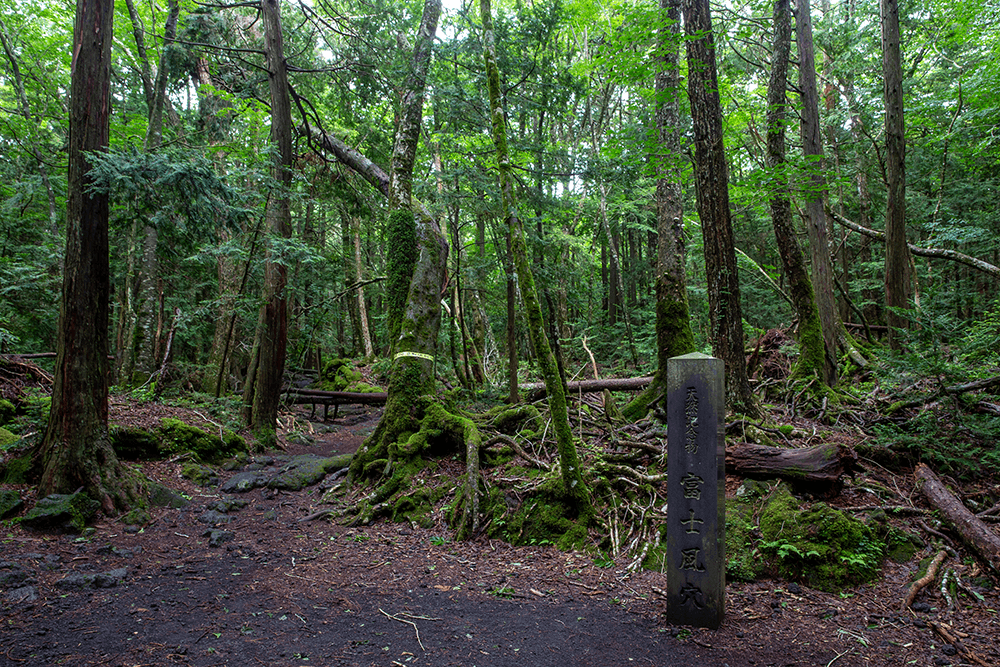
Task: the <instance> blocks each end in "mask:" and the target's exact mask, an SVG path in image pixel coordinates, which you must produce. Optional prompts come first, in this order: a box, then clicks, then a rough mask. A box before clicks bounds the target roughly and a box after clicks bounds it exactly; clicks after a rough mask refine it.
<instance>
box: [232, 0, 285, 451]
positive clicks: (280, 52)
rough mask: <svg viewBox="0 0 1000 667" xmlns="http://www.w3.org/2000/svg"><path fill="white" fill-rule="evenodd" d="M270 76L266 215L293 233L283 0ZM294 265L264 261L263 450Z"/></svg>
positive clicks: (276, 12) (259, 354)
mask: <svg viewBox="0 0 1000 667" xmlns="http://www.w3.org/2000/svg"><path fill="white" fill-rule="evenodd" d="M260 4H261V13H262V14H263V18H264V41H265V53H266V57H267V71H268V81H269V85H270V91H271V141H272V142H274V145H275V148H276V149H277V152H276V153H275V156H274V162H273V163H272V165H271V177H272V178H273V179H274V182H275V187H274V189H273V190H272V192H271V193H270V195H269V196H268V199H267V207H266V210H265V217H266V219H267V226H268V229H269V230H270V232H271V233H272V234H274V235H276V236H280V237H282V238H286V239H287V238H291V236H292V221H291V218H292V215H291V208H290V204H289V189H290V188H291V185H292V159H293V155H292V109H291V102H290V100H289V96H288V68H287V66H286V63H285V52H284V44H283V40H282V34H281V13H280V8H279V5H278V0H261V3H260ZM287 282H288V270H287V268H286V267H285V265H284V264H282V263H281V262H276V261H274V260H273V258H272V257H271V256H270V255H269V256H268V259H267V262H266V263H265V264H264V305H263V306H262V307H261V311H260V317H259V320H258V324H257V344H256V345H255V348H256V350H255V351H256V355H255V356H256V373H255V374H254V376H253V381H252V382H251V381H250V380H251V378H250V377H249V376H248V378H247V389H246V393H245V394H244V402H245V403H247V402H250V401H251V400H252V408H251V414H250V420H249V425H250V426H251V428H252V429H253V432H254V436H255V437H256V438H257V447H258V449H261V448H265V447H267V446H269V445H272V444H273V443H274V441H275V437H276V436H275V421H276V420H277V418H278V401H279V398H280V394H281V377H282V375H283V374H284V371H285V353H286V349H287V345H288V298H287V297H286V296H285V285H286V284H287Z"/></svg>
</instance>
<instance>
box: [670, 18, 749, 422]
mask: <svg viewBox="0 0 1000 667" xmlns="http://www.w3.org/2000/svg"><path fill="white" fill-rule="evenodd" d="M682 6H683V10H684V28H685V32H686V34H687V61H688V98H689V100H690V103H691V118H692V121H693V125H694V146H695V156H694V157H695V167H694V173H695V182H696V190H697V198H698V218H699V219H700V220H701V233H702V238H703V239H704V242H705V273H706V274H707V275H708V303H709V319H710V322H711V334H710V338H711V341H712V350H713V351H714V353H715V355H716V356H718V357H719V358H721V359H722V361H723V362H724V363H725V367H726V403H727V405H728V407H729V409H730V410H733V411H735V412H740V413H743V414H746V415H756V414H757V412H758V408H757V405H756V401H755V399H754V396H753V392H752V391H751V390H750V381H749V379H748V378H747V365H746V357H745V353H744V350H743V345H744V339H743V311H742V307H741V305H740V283H739V274H738V270H737V266H736V251H735V245H734V243H733V225H732V221H731V219H730V212H729V174H728V169H727V166H726V154H725V149H724V147H723V142H722V107H721V104H720V101H719V83H718V75H717V73H716V68H715V40H714V37H713V36H712V17H711V13H710V9H709V3H708V0H683V5H682Z"/></svg>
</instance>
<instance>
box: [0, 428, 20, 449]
mask: <svg viewBox="0 0 1000 667" xmlns="http://www.w3.org/2000/svg"><path fill="white" fill-rule="evenodd" d="M20 439H21V438H20V437H19V436H16V435H14V434H13V433H11V432H10V431H8V430H7V429H5V428H3V427H0V449H7V448H8V447H10V446H12V445H13V444H14V443H16V442H17V441H18V440H20Z"/></svg>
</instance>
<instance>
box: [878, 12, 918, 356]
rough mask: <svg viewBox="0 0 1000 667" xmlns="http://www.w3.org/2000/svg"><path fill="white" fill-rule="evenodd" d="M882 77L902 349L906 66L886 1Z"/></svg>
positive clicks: (906, 292) (891, 298)
mask: <svg viewBox="0 0 1000 667" xmlns="http://www.w3.org/2000/svg"><path fill="white" fill-rule="evenodd" d="M881 8H882V76H883V77H884V80H885V162H886V169H885V171H886V179H887V185H888V193H887V200H886V211H885V305H886V308H887V309H888V311H889V312H888V314H887V316H886V319H887V321H888V323H889V343H890V345H891V346H892V347H893V348H899V347H900V341H899V336H898V335H897V334H896V332H895V329H903V328H906V326H907V322H906V318H905V317H902V316H900V315H899V314H898V313H897V312H894V311H893V309H894V308H896V309H901V308H909V307H910V298H911V297H912V282H913V277H912V269H911V265H910V262H911V258H910V249H909V248H908V247H907V245H906V139H905V136H904V134H903V64H902V55H901V48H900V44H899V39H900V38H899V5H898V4H897V2H896V0H882V3H881Z"/></svg>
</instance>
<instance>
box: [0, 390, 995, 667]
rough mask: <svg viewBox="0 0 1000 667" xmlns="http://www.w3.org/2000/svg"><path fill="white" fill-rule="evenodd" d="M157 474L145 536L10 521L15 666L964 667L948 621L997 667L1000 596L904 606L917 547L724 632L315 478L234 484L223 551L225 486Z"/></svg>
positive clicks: (625, 580) (7, 643) (328, 445)
mask: <svg viewBox="0 0 1000 667" xmlns="http://www.w3.org/2000/svg"><path fill="white" fill-rule="evenodd" d="M377 419H378V413H377V412H375V411H370V410H363V409H357V410H354V411H352V410H346V411H343V412H342V413H341V415H340V416H339V417H338V419H337V420H336V422H335V423H327V424H322V423H315V424H313V437H314V438H315V440H314V441H313V443H312V444H304V443H300V444H295V445H290V446H289V452H288V453H290V454H301V453H313V454H323V455H329V454H333V453H340V452H344V451H352V448H356V447H357V446H358V445H359V444H360V442H361V440H362V439H363V437H364V436H365V435H367V434H368V433H369V432H370V431H371V429H373V428H374V425H375V423H377ZM456 465H457V464H456ZM147 470H148V471H149V472H150V473H151V474H153V475H154V476H157V477H159V478H160V479H161V481H164V482H167V483H169V484H170V485H171V486H174V487H175V488H180V489H182V490H183V491H184V492H185V493H187V494H188V495H189V496H191V498H192V500H193V502H192V505H191V506H190V507H188V508H186V509H183V510H160V511H158V512H157V513H156V514H155V516H154V518H153V520H152V521H151V522H150V523H149V524H148V525H146V526H145V527H144V528H143V529H142V531H141V532H138V533H136V532H128V530H127V529H126V527H125V526H123V525H121V524H116V523H113V522H106V523H104V524H102V525H99V526H97V530H96V532H95V533H94V534H93V535H91V536H89V537H87V538H77V537H75V536H54V535H48V534H41V533H32V532H29V531H27V530H25V529H23V528H21V527H20V526H12V527H5V528H3V530H2V532H0V666H7V665H11V666H14V665H21V666H31V667H33V666H35V665H39V666H40V665H58V664H63V665H115V666H117V665H127V666H129V667H131V666H134V665H195V666H204V667H208V666H210V665H240V666H247V665H258V664H263V665H277V666H284V665H295V666H297V667H305V666H307V665H379V666H390V665H403V666H408V665H435V666H442V665H462V666H463V667H471V666H478V667H490V666H502V665H519V666H520V665H531V666H536V665H537V666H548V665H551V666H553V667H556V666H563V665H593V666H605V665H633V664H634V665H674V666H677V667H693V666H695V665H698V666H707V667H713V666H714V667H722V666H723V665H728V666H729V667H743V666H747V667H749V666H753V667H758V666H767V665H772V666H779V665H780V666H788V665H802V666H807V665H809V666H812V665H819V666H826V667H831V666H832V665H837V666H839V667H843V666H850V665H876V666H880V665H907V664H913V665H944V664H955V665H958V664H963V663H962V661H961V660H960V659H959V658H958V657H957V656H955V655H954V653H952V652H950V649H951V647H946V646H943V645H942V643H941V642H940V641H939V640H938V638H937V636H936V635H934V633H933V631H932V630H931V628H930V627H929V625H928V621H932V620H936V621H943V622H947V623H950V624H951V627H952V628H953V629H955V630H957V631H960V632H962V631H964V632H965V633H967V636H966V638H965V639H964V641H965V643H966V645H967V646H969V647H970V648H972V649H973V650H975V651H976V652H977V653H978V655H979V656H980V657H982V658H983V659H984V660H987V661H989V664H997V663H998V659H1000V652H998V651H997V648H996V646H995V639H996V637H998V636H1000V627H998V621H997V614H996V612H995V611H994V610H995V609H998V608H1000V598H998V596H997V592H996V590H993V591H989V592H988V593H987V599H986V603H985V604H984V605H981V606H976V605H971V604H963V605H960V606H959V608H958V609H956V610H954V611H948V610H945V609H943V608H942V607H940V606H939V605H937V606H932V605H933V604H934V599H933V598H927V599H929V600H931V604H926V610H925V611H924V612H908V613H906V614H901V613H900V612H899V603H900V599H901V594H902V591H904V590H905V586H906V585H907V583H908V582H909V581H911V580H912V577H913V572H914V570H915V569H916V567H917V563H916V561H913V562H911V563H907V564H903V565H888V566H887V569H886V577H885V578H884V579H883V580H882V581H881V582H879V583H878V584H877V585H875V586H871V587H865V588H861V589H857V590H856V591H855V592H853V593H851V594H846V595H842V596H836V595H829V594H826V593H822V592H818V591H813V590H810V589H808V588H805V587H799V586H797V585H794V584H791V585H789V584H786V583H783V582H771V581H764V582H757V583H754V584H730V585H729V586H728V588H727V611H726V614H727V615H726V621H725V623H724V624H723V627H722V628H721V629H720V630H719V631H717V632H710V631H707V630H691V629H689V628H683V627H673V626H670V625H667V624H665V623H664V622H663V621H662V612H663V610H664V607H663V602H662V600H661V599H660V598H659V596H658V594H657V592H656V591H657V588H665V587H666V582H665V578H664V577H663V575H661V574H659V573H656V572H648V571H642V572H638V573H631V574H630V573H628V572H626V570H625V568H624V564H622V563H602V564H606V565H608V566H607V567H599V566H598V565H597V564H595V562H594V560H593V559H592V558H591V557H589V556H587V555H585V554H582V553H564V552H560V551H558V550H556V549H554V548H552V547H512V546H510V545H508V544H506V543H503V542H498V541H490V540H480V541H475V542H452V541H450V539H449V536H450V531H449V530H448V528H447V527H446V526H445V525H444V523H443V520H442V518H441V517H437V522H438V525H437V527H436V528H435V529H432V530H426V529H421V528H417V527H414V526H409V525H406V524H391V523H390V524H386V523H379V524H376V525H373V526H367V527H360V528H349V529H345V528H344V527H341V526H337V525H334V524H331V523H329V522H327V521H305V522H300V521H299V519H301V518H302V517H304V516H307V515H308V514H310V513H312V512H313V511H314V510H315V509H316V507H317V506H316V501H317V500H318V497H319V491H318V490H317V489H316V487H313V488H308V489H305V490H303V491H301V492H295V493H289V492H275V491H270V490H266V489H256V490H254V491H251V492H248V493H246V494H243V495H241V496H238V498H237V499H239V500H245V501H247V503H246V505H245V506H243V507H238V506H233V507H231V508H229V509H228V511H226V512H225V517H226V518H228V519H229V522H228V523H225V524H222V525H218V526H216V529H218V530H224V531H227V534H229V535H230V538H229V539H228V540H226V541H222V543H221V544H220V545H219V546H211V545H210V537H211V530H212V527H211V526H209V525H207V524H206V523H205V522H204V515H205V511H206V509H207V507H208V506H211V505H214V504H215V503H218V502H219V500H220V497H219V495H218V494H217V493H216V492H215V491H214V490H211V489H200V488H198V487H194V486H193V485H192V484H191V483H190V482H188V481H187V480H184V479H182V478H180V476H179V464H165V463H158V464H152V465H150V466H148V467H147ZM227 474H228V473H227ZM238 504H239V503H237V505H238ZM101 575H103V576H101ZM67 582H70V583H72V582H76V583H75V584H73V585H70V584H67ZM418 633H419V634H418Z"/></svg>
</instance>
